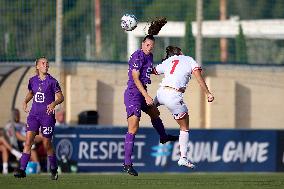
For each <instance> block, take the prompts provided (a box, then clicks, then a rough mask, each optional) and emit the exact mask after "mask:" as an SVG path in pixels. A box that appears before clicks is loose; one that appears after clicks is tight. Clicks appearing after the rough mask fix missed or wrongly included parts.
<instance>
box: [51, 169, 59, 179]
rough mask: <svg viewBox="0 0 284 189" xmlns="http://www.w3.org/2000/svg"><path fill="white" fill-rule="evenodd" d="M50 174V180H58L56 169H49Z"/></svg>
mask: <svg viewBox="0 0 284 189" xmlns="http://www.w3.org/2000/svg"><path fill="white" fill-rule="evenodd" d="M50 172H51V176H50V178H51V180H57V179H58V172H57V169H50Z"/></svg>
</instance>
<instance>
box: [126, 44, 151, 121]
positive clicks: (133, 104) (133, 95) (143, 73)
mask: <svg viewBox="0 0 284 189" xmlns="http://www.w3.org/2000/svg"><path fill="white" fill-rule="evenodd" d="M128 64H129V69H128V78H129V79H128V82H127V89H126V90H125V92H124V104H125V106H126V112H127V118H128V117H130V116H132V115H136V116H137V117H141V110H143V111H145V110H146V109H147V104H146V101H145V98H144V96H143V95H142V94H141V93H140V91H139V90H138V88H137V87H136V85H135V83H134V80H133V78H132V70H137V71H139V72H140V76H139V79H140V81H141V83H142V84H143V86H144V87H145V89H146V85H147V84H150V83H151V79H150V74H151V72H152V68H153V55H152V54H149V55H146V54H144V52H143V51H142V50H137V51H135V52H134V53H133V54H132V56H131V57H130V60H129V62H128Z"/></svg>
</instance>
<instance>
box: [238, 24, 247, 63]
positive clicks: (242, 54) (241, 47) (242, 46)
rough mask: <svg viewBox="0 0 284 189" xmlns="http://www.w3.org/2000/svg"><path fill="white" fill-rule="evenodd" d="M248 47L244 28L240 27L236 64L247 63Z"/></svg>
mask: <svg viewBox="0 0 284 189" xmlns="http://www.w3.org/2000/svg"><path fill="white" fill-rule="evenodd" d="M247 61H248V56H247V46H246V39H245V35H244V33H243V29H242V26H241V25H239V34H238V35H237V37H236V62H238V63H247Z"/></svg>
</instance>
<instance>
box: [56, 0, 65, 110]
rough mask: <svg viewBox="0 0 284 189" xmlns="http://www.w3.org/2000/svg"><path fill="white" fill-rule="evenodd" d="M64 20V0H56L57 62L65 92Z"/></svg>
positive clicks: (63, 104) (60, 80)
mask: <svg viewBox="0 0 284 189" xmlns="http://www.w3.org/2000/svg"><path fill="white" fill-rule="evenodd" d="M62 20H63V0H56V29H55V30H56V31H55V64H56V66H57V68H58V70H59V83H60V85H61V88H62V92H63V93H65V92H66V90H65V89H66V88H65V73H64V64H63V62H62ZM64 96H65V95H64ZM64 102H65V101H64ZM64 102H63V103H62V105H61V107H63V108H64V107H65V103H64Z"/></svg>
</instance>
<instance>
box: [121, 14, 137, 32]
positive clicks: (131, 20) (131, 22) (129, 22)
mask: <svg viewBox="0 0 284 189" xmlns="http://www.w3.org/2000/svg"><path fill="white" fill-rule="evenodd" d="M137 23H138V20H137V18H136V17H135V16H134V15H133V14H125V15H123V16H122V17H121V22H120V26H121V28H122V29H124V30H125V31H132V30H134V29H135V28H136V27H137Z"/></svg>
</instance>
